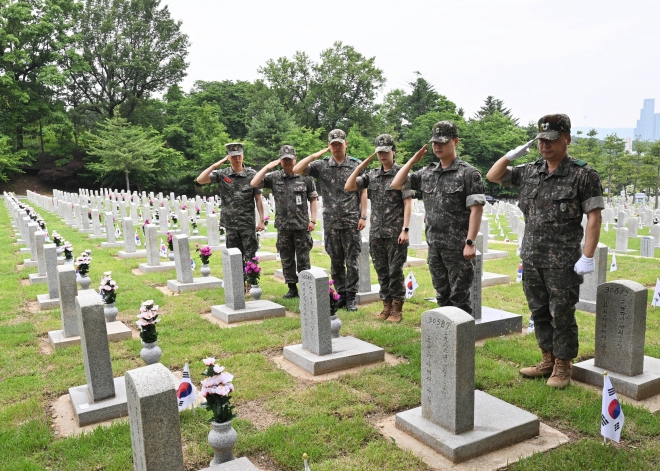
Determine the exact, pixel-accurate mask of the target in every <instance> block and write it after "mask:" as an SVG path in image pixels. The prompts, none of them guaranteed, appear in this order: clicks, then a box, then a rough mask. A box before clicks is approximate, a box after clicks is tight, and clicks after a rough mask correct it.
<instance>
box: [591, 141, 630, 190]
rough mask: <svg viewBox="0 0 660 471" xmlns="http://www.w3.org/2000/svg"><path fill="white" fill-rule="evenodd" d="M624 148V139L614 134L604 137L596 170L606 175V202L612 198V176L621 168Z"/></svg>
mask: <svg viewBox="0 0 660 471" xmlns="http://www.w3.org/2000/svg"><path fill="white" fill-rule="evenodd" d="M625 148H626V144H625V142H624V140H623V139H621V138H620V137H618V136H617V135H616V134H609V135H607V137H605V142H604V143H603V147H602V149H603V151H602V154H601V156H600V161H599V163H598V166H597V170H598V171H599V173H600V174H601V175H607V202H608V203H609V202H610V201H611V199H612V178H613V177H614V176H615V175H616V174H617V172H618V171H619V170H620V169H621V158H622V156H623V155H624V151H625Z"/></svg>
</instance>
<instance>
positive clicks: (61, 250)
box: [55, 246, 64, 257]
mask: <svg viewBox="0 0 660 471" xmlns="http://www.w3.org/2000/svg"><path fill="white" fill-rule="evenodd" d="M55 252H57V256H58V257H59V256H60V255H62V254H63V253H64V247H62V246H59V247H57V248H56V249H55Z"/></svg>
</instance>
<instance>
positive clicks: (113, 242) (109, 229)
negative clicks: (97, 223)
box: [101, 211, 126, 248]
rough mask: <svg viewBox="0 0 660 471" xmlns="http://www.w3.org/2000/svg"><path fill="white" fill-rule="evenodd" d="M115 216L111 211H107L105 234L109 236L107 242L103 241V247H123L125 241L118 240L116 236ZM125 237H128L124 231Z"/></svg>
mask: <svg viewBox="0 0 660 471" xmlns="http://www.w3.org/2000/svg"><path fill="white" fill-rule="evenodd" d="M113 218H114V216H113V215H112V213H111V212H109V211H106V213H105V235H106V237H107V239H108V240H107V242H101V247H102V248H117V247H123V246H124V242H123V241H121V240H117V238H116V237H115V222H114V219H113ZM124 237H126V233H124Z"/></svg>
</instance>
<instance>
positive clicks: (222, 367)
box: [213, 365, 225, 373]
mask: <svg viewBox="0 0 660 471" xmlns="http://www.w3.org/2000/svg"><path fill="white" fill-rule="evenodd" d="M224 370H225V367H224V366H218V365H215V366H214V367H213V371H215V372H216V373H222V372H223V371H224Z"/></svg>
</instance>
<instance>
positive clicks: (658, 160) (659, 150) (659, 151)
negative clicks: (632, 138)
mask: <svg viewBox="0 0 660 471" xmlns="http://www.w3.org/2000/svg"><path fill="white" fill-rule="evenodd" d="M647 150H648V152H647V154H646V164H647V165H649V167H651V168H653V169H654V171H655V175H656V178H655V182H654V185H653V186H654V187H655V209H658V188H659V187H660V141H655V142H654V143H652V144H651V145H649V146H648V149H647Z"/></svg>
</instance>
